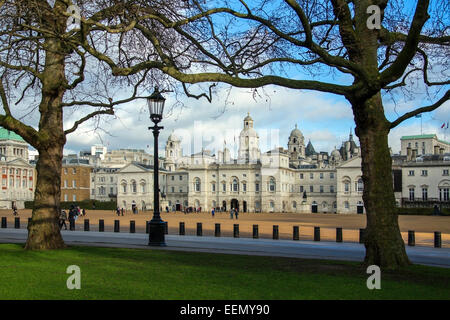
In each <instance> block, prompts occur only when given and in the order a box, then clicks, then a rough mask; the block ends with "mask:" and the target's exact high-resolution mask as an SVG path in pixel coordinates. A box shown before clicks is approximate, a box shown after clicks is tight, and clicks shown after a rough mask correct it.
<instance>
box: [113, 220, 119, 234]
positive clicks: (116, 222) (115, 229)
mask: <svg viewBox="0 0 450 320" xmlns="http://www.w3.org/2000/svg"><path fill="white" fill-rule="evenodd" d="M114 232H120V221H119V220H114Z"/></svg>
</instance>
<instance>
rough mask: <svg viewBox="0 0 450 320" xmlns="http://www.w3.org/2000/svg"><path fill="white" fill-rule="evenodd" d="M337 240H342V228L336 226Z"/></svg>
mask: <svg viewBox="0 0 450 320" xmlns="http://www.w3.org/2000/svg"><path fill="white" fill-rule="evenodd" d="M336 242H342V228H336Z"/></svg>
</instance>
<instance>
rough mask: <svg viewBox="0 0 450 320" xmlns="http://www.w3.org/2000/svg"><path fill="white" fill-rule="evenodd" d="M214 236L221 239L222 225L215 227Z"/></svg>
mask: <svg viewBox="0 0 450 320" xmlns="http://www.w3.org/2000/svg"><path fill="white" fill-rule="evenodd" d="M214 236H215V237H220V223H216V224H215V227H214Z"/></svg>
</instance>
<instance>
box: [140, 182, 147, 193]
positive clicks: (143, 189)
mask: <svg viewBox="0 0 450 320" xmlns="http://www.w3.org/2000/svg"><path fill="white" fill-rule="evenodd" d="M140 186H141V192H142V193H145V188H146V183H145V181H141V183H140Z"/></svg>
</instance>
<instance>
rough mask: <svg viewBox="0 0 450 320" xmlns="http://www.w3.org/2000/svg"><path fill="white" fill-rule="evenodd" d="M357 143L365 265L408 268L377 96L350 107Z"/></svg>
mask: <svg viewBox="0 0 450 320" xmlns="http://www.w3.org/2000/svg"><path fill="white" fill-rule="evenodd" d="M352 105H353V110H354V114H355V122H356V125H357V127H356V134H357V135H358V137H359V141H360V143H361V155H362V172H363V181H364V192H363V200H364V206H365V208H366V212H367V227H366V233H365V240H364V244H365V247H366V257H365V259H364V264H365V265H378V266H379V267H381V268H385V269H398V268H399V267H403V266H406V265H408V264H410V261H409V259H408V256H407V254H406V250H405V244H404V242H403V239H402V237H401V234H400V229H399V225H398V216H397V211H396V206H395V197H394V189H393V180H392V159H391V155H390V151H389V146H388V134H389V126H388V124H389V123H388V121H387V120H386V118H385V117H384V112H383V105H382V101H381V95H380V94H377V95H375V96H373V97H372V98H371V99H369V100H367V101H365V102H361V103H357V104H355V102H353V103H352Z"/></svg>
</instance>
